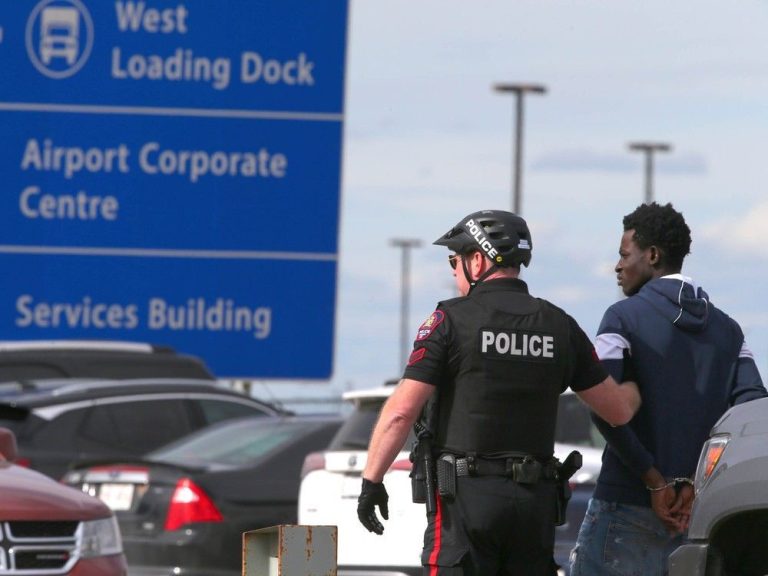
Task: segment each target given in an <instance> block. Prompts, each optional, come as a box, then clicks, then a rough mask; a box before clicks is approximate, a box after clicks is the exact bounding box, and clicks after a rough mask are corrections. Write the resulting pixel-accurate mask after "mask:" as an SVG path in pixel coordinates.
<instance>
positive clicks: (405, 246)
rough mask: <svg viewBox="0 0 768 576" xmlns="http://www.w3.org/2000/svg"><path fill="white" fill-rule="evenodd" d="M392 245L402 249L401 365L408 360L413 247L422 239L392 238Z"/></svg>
mask: <svg viewBox="0 0 768 576" xmlns="http://www.w3.org/2000/svg"><path fill="white" fill-rule="evenodd" d="M389 243H390V245H392V246H394V247H395V248H400V249H401V250H402V253H401V254H402V257H401V267H400V367H401V368H402V367H404V366H405V364H406V362H407V361H408V315H409V313H408V303H409V299H410V284H411V248H418V247H419V246H421V240H414V239H409V238H392V239H391V240H390V241H389Z"/></svg>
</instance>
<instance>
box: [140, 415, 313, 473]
mask: <svg viewBox="0 0 768 576" xmlns="http://www.w3.org/2000/svg"><path fill="white" fill-rule="evenodd" d="M316 428H317V424H316V423H314V422H304V421H300V420H279V421H276V420H274V419H272V418H264V417H260V418H258V419H256V420H251V419H249V420H247V421H240V422H227V423H225V424H222V425H216V426H212V427H210V428H207V429H204V430H202V431H200V432H197V433H195V434H193V435H191V436H188V437H186V438H184V439H182V440H179V441H178V442H174V443H172V444H168V445H167V446H164V447H163V448H160V449H158V450H154V451H153V452H151V453H150V454H149V455H148V456H147V458H148V459H150V460H154V461H162V462H170V463H176V464H180V465H182V466H183V465H188V466H195V465H201V464H225V465H242V464H248V463H253V462H254V461H256V460H258V459H259V458H261V457H262V456H265V455H266V454H268V453H270V452H272V451H273V450H275V449H277V448H280V447H282V446H284V445H286V444H288V443H290V442H292V441H293V440H294V439H297V438H300V437H302V436H304V435H306V434H310V433H312V430H314V429H316Z"/></svg>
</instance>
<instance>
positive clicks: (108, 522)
mask: <svg viewBox="0 0 768 576" xmlns="http://www.w3.org/2000/svg"><path fill="white" fill-rule="evenodd" d="M81 529H82V537H81V540H80V541H81V543H82V544H81V550H82V556H83V558H94V557H96V556H111V555H113V554H120V553H122V551H123V541H122V538H121V537H120V528H119V527H118V525H117V520H116V519H115V517H114V516H110V517H109V518H102V519H101V520H89V521H87V522H83V523H82V524H81Z"/></svg>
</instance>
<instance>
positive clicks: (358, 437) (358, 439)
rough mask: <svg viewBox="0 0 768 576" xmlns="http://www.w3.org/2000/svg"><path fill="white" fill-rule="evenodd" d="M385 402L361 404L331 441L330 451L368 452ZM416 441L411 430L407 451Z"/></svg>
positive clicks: (365, 402) (376, 400)
mask: <svg viewBox="0 0 768 576" xmlns="http://www.w3.org/2000/svg"><path fill="white" fill-rule="evenodd" d="M384 401H385V398H376V399H373V400H366V401H363V402H361V403H360V405H359V406H357V407H356V408H355V410H353V411H352V413H351V414H350V415H349V416H348V417H347V419H346V420H345V421H344V424H342V425H341V428H339V431H338V432H337V433H336V435H335V436H334V437H333V439H332V440H331V443H330V445H329V446H328V450H367V449H368V441H369V440H370V438H371V432H373V427H374V425H375V424H376V420H377V419H378V417H379V412H381V407H382V406H383V405H384ZM414 439H415V437H414V434H413V430H411V432H410V433H409V434H408V439H407V440H406V441H405V448H406V449H409V448H410V446H411V444H412V443H413V440H414Z"/></svg>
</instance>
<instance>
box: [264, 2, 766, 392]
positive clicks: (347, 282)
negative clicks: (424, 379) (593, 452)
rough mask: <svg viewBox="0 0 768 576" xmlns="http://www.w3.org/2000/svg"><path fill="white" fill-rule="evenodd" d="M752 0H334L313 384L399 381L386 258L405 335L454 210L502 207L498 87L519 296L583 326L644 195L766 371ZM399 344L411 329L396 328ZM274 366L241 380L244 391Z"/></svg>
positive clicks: (758, 23)
mask: <svg viewBox="0 0 768 576" xmlns="http://www.w3.org/2000/svg"><path fill="white" fill-rule="evenodd" d="M766 29H768V1H765V0H762V1H756V0H755V1H753V0H744V1H742V2H738V3H728V4H723V3H722V2H714V1H711V0H695V1H694V0H675V2H672V3H670V2H662V1H660V0H645V1H643V2H640V1H632V2H629V1H624V0H613V1H611V2H606V1H605V0H557V1H555V0H479V1H477V2H468V1H466V0H462V1H458V0H418V1H415V2H414V1H413V0H409V1H405V0H350V14H349V28H348V43H347V70H346V95H345V136H344V154H343V169H342V179H343V184H342V195H341V213H340V226H341V231H340V264H339V273H338V293H337V304H336V305H337V309H336V342H335V355H334V358H335V359H334V373H333V377H332V378H331V379H330V380H329V381H321V382H314V383H311V384H307V385H306V386H302V388H306V389H307V390H310V389H311V390H312V391H311V392H309V393H311V394H313V395H321V396H324V395H334V394H337V393H338V392H339V391H343V390H349V389H364V388H370V387H374V386H378V385H381V384H382V383H383V382H384V381H385V380H388V379H392V378H399V377H400V375H401V373H402V368H403V366H402V365H401V362H400V358H401V338H400V330H401V328H400V317H401V307H400V303H401V288H402V280H401V274H400V271H401V258H402V250H401V249H399V248H396V247H393V246H391V244H390V241H391V239H393V238H405V239H414V240H419V241H421V242H422V245H421V247H419V248H414V249H413V250H411V252H410V255H411V258H410V260H411V278H410V283H409V294H410V298H409V310H410V314H409V315H408V318H407V331H408V334H409V340H410V338H411V337H412V335H414V334H415V332H416V329H417V328H418V327H419V325H420V324H421V322H422V321H423V320H424V319H425V318H426V317H427V316H429V314H430V313H431V312H432V310H434V308H435V305H436V303H437V302H438V301H440V300H442V299H446V298H450V297H453V296H454V295H455V287H454V286H455V285H454V280H453V277H452V275H451V270H450V268H449V267H448V265H447V262H446V257H447V254H448V251H447V250H446V249H445V248H443V247H437V246H433V245H432V242H433V241H434V240H435V239H436V238H438V237H439V236H441V235H442V234H443V233H444V232H445V231H447V230H448V229H449V228H451V227H452V226H453V225H454V224H455V223H457V222H458V221H459V220H460V219H461V218H462V217H463V216H465V215H466V214H469V213H471V212H474V211H476V210H482V209H504V210H509V209H511V206H512V200H511V181H512V153H513V122H514V99H513V97H512V96H511V95H502V94H499V93H496V92H494V91H493V90H492V86H493V85H494V84H496V83H500V82H525V83H537V84H542V85H545V86H546V87H547V93H546V94H545V95H533V96H529V97H526V99H525V123H524V128H525V136H524V159H523V176H522V178H523V182H522V190H523V191H522V210H521V213H522V216H523V217H524V218H525V219H526V220H527V222H528V224H529V227H530V229H531V235H532V240H533V259H532V262H531V265H530V267H529V268H527V269H524V270H523V273H522V278H523V279H524V280H525V281H526V282H527V283H528V285H529V289H530V291H531V293H532V294H534V295H536V296H538V297H542V298H546V299H548V300H550V301H552V302H553V303H555V304H556V305H558V306H560V307H562V308H564V309H565V310H566V311H567V312H569V313H570V314H571V315H572V316H573V317H574V318H575V319H576V320H577V321H578V322H579V324H580V325H581V326H582V328H583V329H584V330H585V332H586V333H587V334H588V335H589V336H590V337H594V335H595V332H596V330H597V327H598V324H599V322H600V319H601V317H602V314H603V312H604V311H605V309H606V308H607V307H608V306H609V305H610V304H611V303H612V302H614V301H615V300H617V299H618V298H619V297H620V293H619V289H618V287H617V286H616V282H615V274H614V272H613V266H614V265H615V262H616V260H617V257H618V246H619V240H620V238H621V234H622V223H621V222H622V218H623V216H624V215H625V214H628V213H629V212H632V211H633V210H634V209H635V208H636V207H637V206H638V205H639V204H640V203H641V202H642V201H643V199H644V170H643V166H644V164H643V162H644V156H643V155H642V154H640V153H637V152H630V151H629V150H628V148H627V144H628V143H629V142H633V141H653V142H664V143H668V144H670V145H671V146H672V150H671V151H670V152H669V153H665V154H657V155H656V156H655V172H654V179H653V183H654V199H655V200H656V201H658V202H660V203H667V202H671V203H672V204H673V206H674V207H675V208H676V209H678V210H679V211H681V212H682V213H683V215H684V216H685V218H686V220H687V223H688V225H689V226H690V228H691V231H692V238H693V244H692V247H691V254H690V255H689V256H688V258H687V259H686V262H685V265H684V267H683V273H684V274H687V275H688V276H691V277H692V278H693V279H694V280H695V281H696V282H697V283H698V284H699V285H700V286H701V287H703V288H704V290H705V291H707V292H708V294H709V296H710V300H711V302H712V303H714V304H715V305H716V306H718V307H720V308H721V309H723V310H724V311H725V312H726V313H727V314H728V315H729V316H731V317H732V318H734V319H735V320H736V321H738V322H739V323H740V325H741V326H742V329H743V330H744V332H745V335H746V340H747V344H748V346H749V347H750V348H751V349H752V351H753V352H754V355H755V359H756V361H757V364H758V368H759V369H760V371H761V373H762V375H763V378H764V379H765V378H768V310H766V306H765V304H764V301H763V300H762V298H761V296H762V295H763V293H764V292H765V286H766V277H767V276H768V271H766V264H767V263H768V251H767V250H766V249H765V246H766V244H767V243H768V195H766V193H765V188H766V180H767V179H768V161H766V150H768V147H764V146H765V141H766V139H768V104H766V103H768V50H766V47H767V46H768V43H767V42H766V35H765V30H766ZM408 344H409V346H410V342H409V343H408ZM285 384H287V383H285V382H283V383H273V382H260V383H259V382H257V383H255V388H254V391H255V393H257V394H259V395H274V396H279V395H281V394H284V393H285V390H286V388H285Z"/></svg>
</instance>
